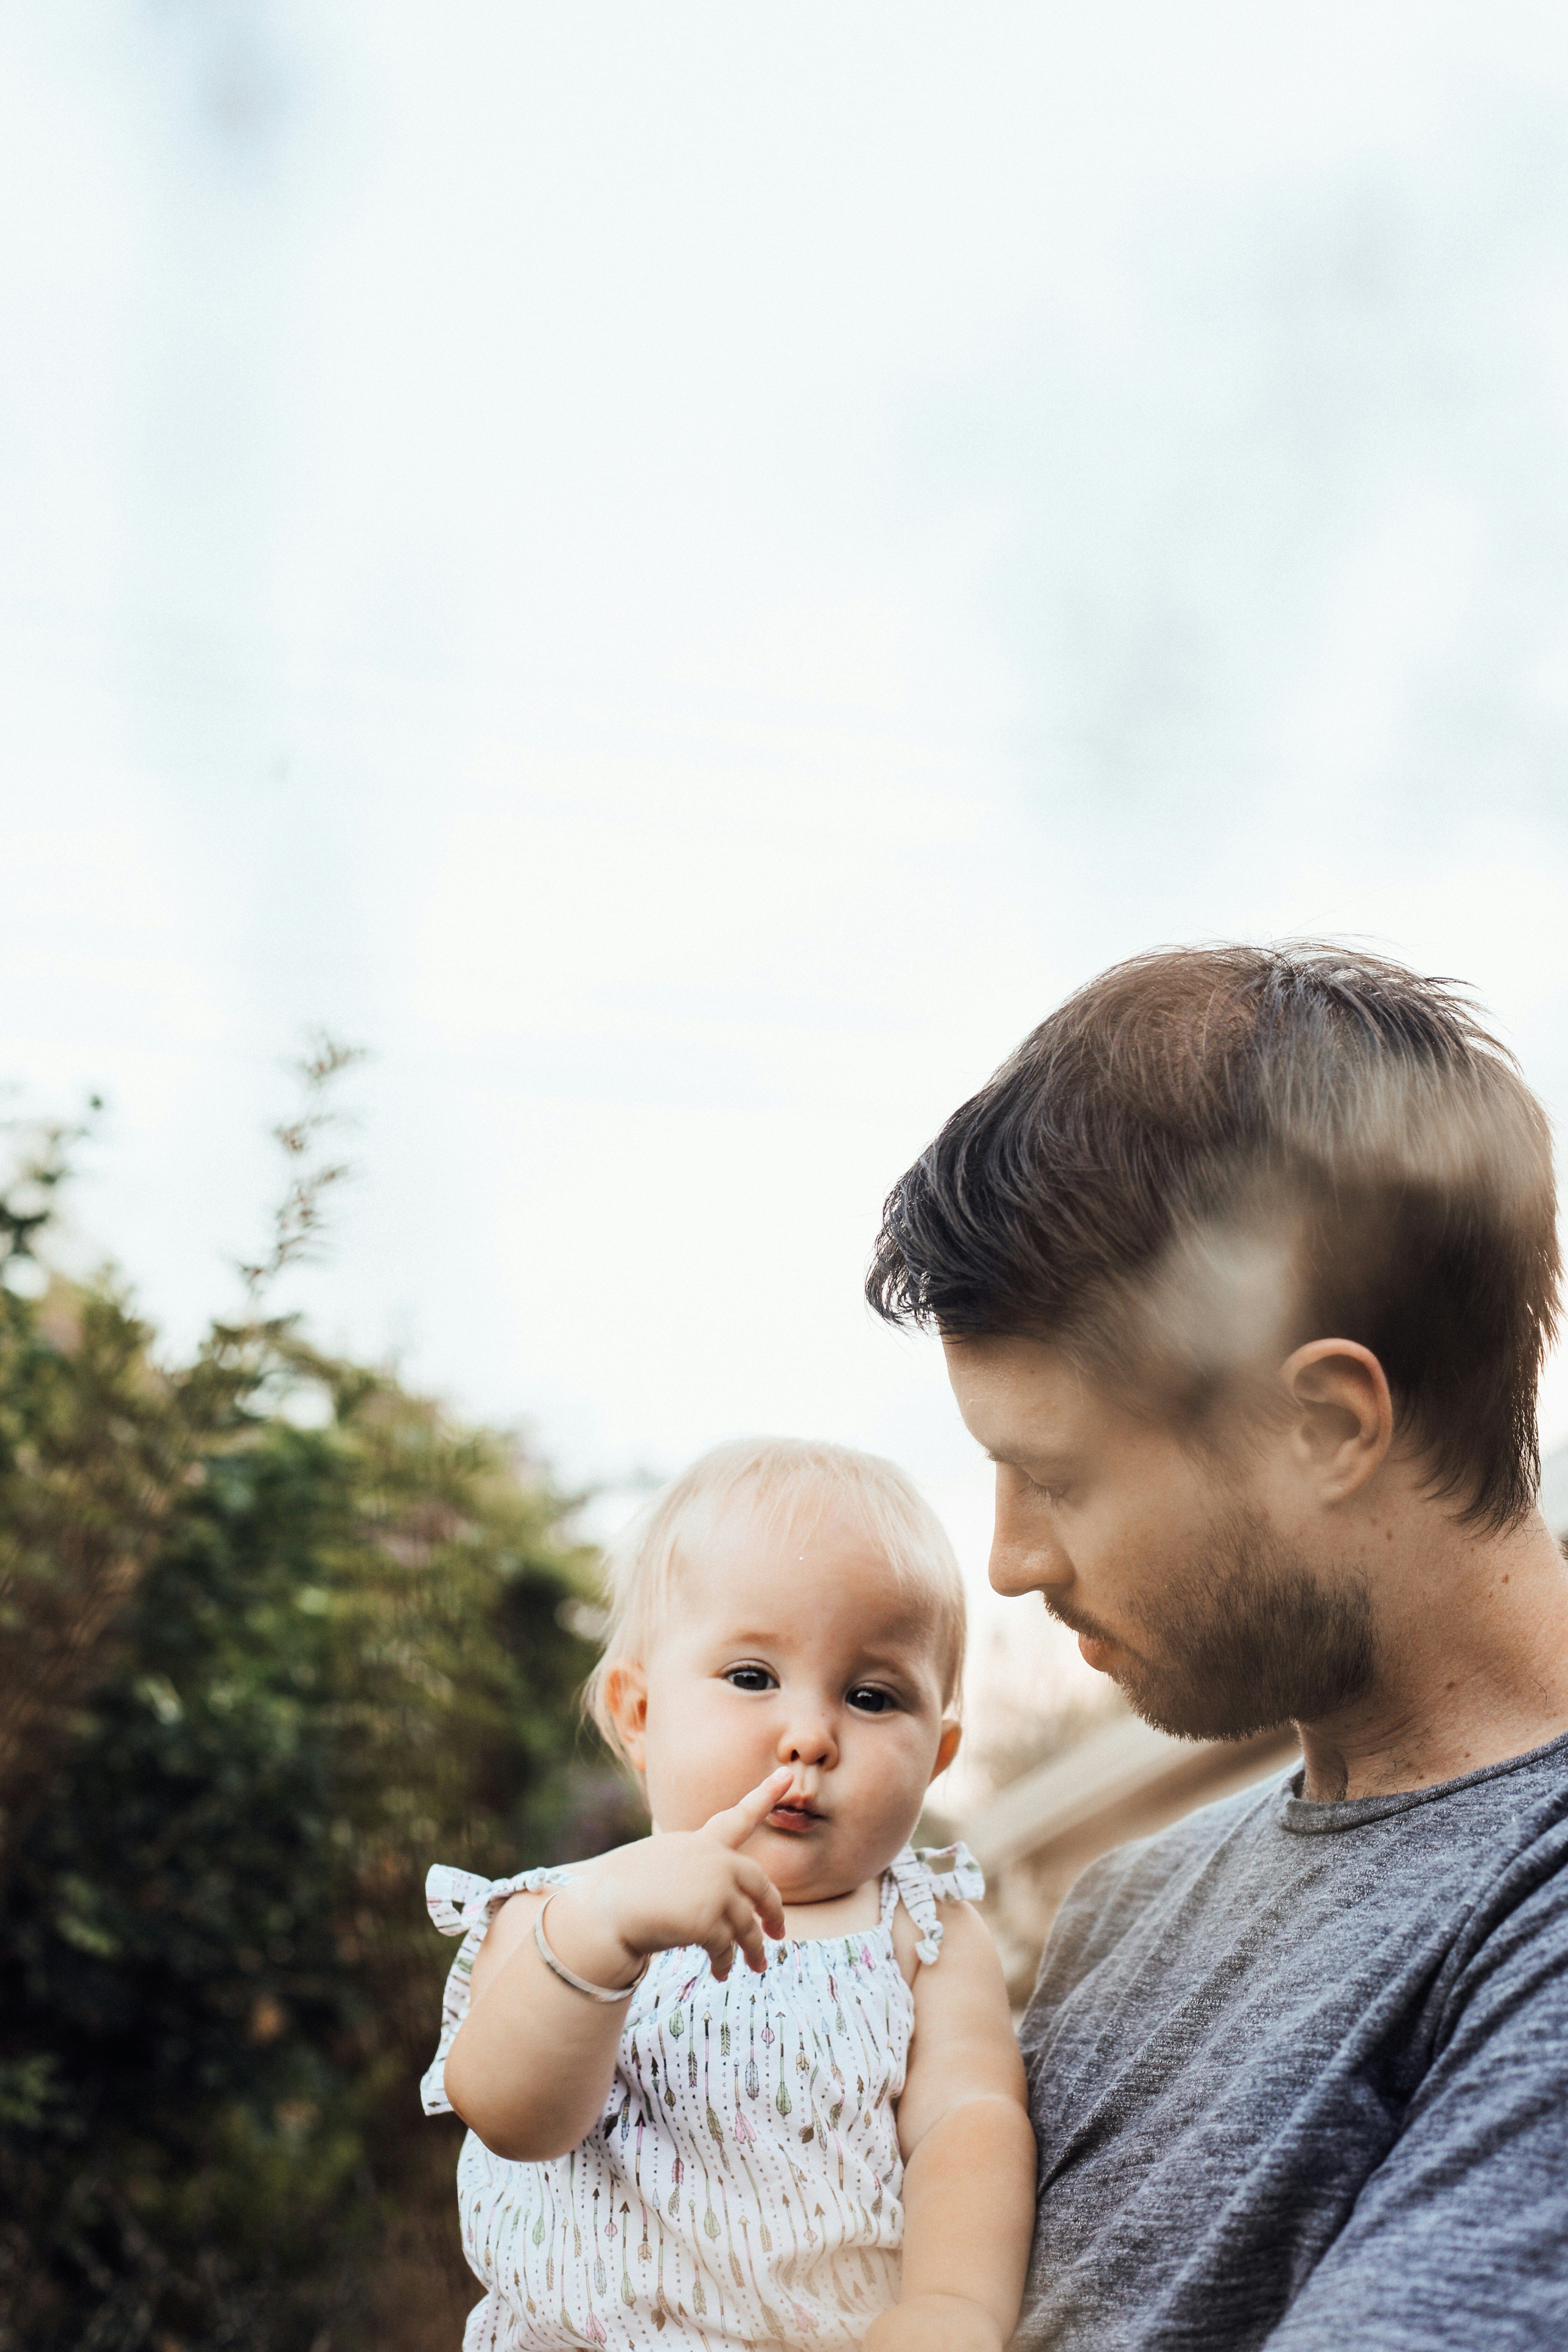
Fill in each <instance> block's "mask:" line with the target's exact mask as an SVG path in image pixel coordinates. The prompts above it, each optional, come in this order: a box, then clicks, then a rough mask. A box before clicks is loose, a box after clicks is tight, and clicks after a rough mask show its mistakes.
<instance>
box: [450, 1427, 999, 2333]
mask: <svg viewBox="0 0 1568 2352" xmlns="http://www.w3.org/2000/svg"><path fill="white" fill-rule="evenodd" d="M610 1590H611V1602H612V1607H611V1617H610V1624H609V1629H608V1633H607V1636H606V1641H605V1655H604V1657H603V1659H602V1660H601V1662H600V1664H599V1666H598V1668H597V1670H596V1672H595V1675H594V1678H593V1681H592V1683H591V1685H590V1686H589V1703H590V1705H591V1706H592V1709H593V1712H594V1716H595V1720H596V1721H597V1722H598V1723H599V1724H600V1726H601V1727H602V1728H603V1729H604V1731H605V1735H606V1737H607V1738H609V1739H610V1740H611V1741H612V1743H613V1744H614V1745H615V1746H616V1748H618V1749H619V1751H620V1753H621V1754H622V1756H623V1757H624V1758H625V1759H626V1761H627V1762H628V1764H630V1766H631V1767H632V1769H634V1771H636V1772H637V1775H638V1777H639V1779H640V1780H641V1781H642V1783H643V1786H644V1788H645V1790H646V1792H647V1802H648V1808H649V1811H650V1812H651V1814H652V1816H653V1835H652V1836H651V1837H648V1838H645V1839H641V1840H639V1841H638V1842H637V1843H635V1844H632V1845H627V1846H622V1847H620V1848H618V1849H617V1850H616V1851H615V1852H613V1853H605V1854H601V1855H600V1856H599V1857H598V1858H597V1859H596V1860H595V1861H593V1862H585V1863H582V1864H574V1865H573V1867H572V1868H571V1869H569V1870H536V1871H529V1872H526V1873H524V1874H522V1875H521V1877H517V1878H506V1879H499V1880H497V1881H495V1882H494V1883H493V1884H491V1883H490V1882H488V1881H486V1880H483V1879H479V1878H476V1877H474V1876H472V1875H471V1874H468V1873H467V1872H463V1871H458V1870H449V1869H437V1870H434V1871H432V1872H431V1874H430V1883H429V1888H428V1895H429V1900H430V1908H431V1912H432V1915H433V1916H434V1917H435V1919H436V1921H437V1925H438V1926H439V1927H443V1928H444V1929H445V1930H446V1931H447V1933H448V1934H451V1935H458V1934H463V1935H464V1941H463V1945H462V1948H461V1949H460V1950H459V1952H458V1958H457V1961H456V1963H455V1965H454V1967H453V1969H452V1972H451V1975H450V1977H449V1978H448V1979H447V2005H446V2020H445V2027H444V2031H443V2032H442V2036H441V2042H440V2047H439V2049H438V2051H437V2057H436V2061H435V2063H434V2065H433V2066H432V2067H431V2069H430V2072H429V2074H427V2075H426V2080H425V2085H424V2092H425V2105H426V2109H427V2110H428V2111H429V2112H431V2113H433V2114H435V2113H442V2112H445V2111H446V2110H447V2108H448V2107H453V2108H456V2110H457V2111H458V2114H459V2115H460V2116H462V2117H463V2118H464V2120H465V2121H466V2122H467V2123H468V2125H469V2126H471V2128H470V2130H469V2134H468V2138H467V2139H466V2140H465V2142H464V2144H463V2152H462V2156H461V2158H460V2160H459V2163H458V2200H459V2204H460V2208H461V2212H462V2221H463V2235H464V2245H465V2250H466V2252H467V2254H468V2261H469V2263H471V2265H472V2267H473V2269H474V2271H475V2272H476V2273H477V2274H478V2276H479V2279H480V2280H481V2281H482V2282H483V2284H484V2285H485V2287H486V2288H487V2290H488V2292H487V2294H486V2296H485V2300H484V2301H483V2303H481V2304H480V2305H479V2306H478V2307H477V2309H476V2310H475V2311H474V2313H473V2315H472V2316H471V2317H470V2319H469V2322H468V2331H467V2335H466V2336H465V2339H464V2341H465V2347H466V2352H524V2347H526V2348H527V2352H562V2348H563V2347H568V2346H572V2347H580V2346H584V2345H609V2346H612V2347H622V2346H625V2347H631V2346H638V2347H641V2346H650V2347H651V2346H654V2345H659V2346H664V2347H679V2346H683V2345H703V2346H708V2347H712V2352H721V2347H738V2346H742V2345H750V2346H762V2345H766V2344H770V2343H771V2344H777V2343H785V2344H804V2343H806V2342H809V2343H810V2344H811V2345H812V2346H813V2347H817V2348H818V2352H837V2347H847V2346H849V2345H852V2344H860V2343H864V2344H865V2345H867V2346H868V2347H872V2352H998V2347H1000V2346H1001V2345H1003V2344H1004V2343H1005V2341H1006V2339H1007V2337H1008V2336H1009V2335H1010V2334H1011V2332H1012V2329H1013V2326H1014V2324H1015V2322H1016V2318H1017V2313H1018V2303H1019V2296H1020V2294H1021V2291H1022V2285H1023V2278H1024V2269H1025V2264H1026V2259H1027V2255H1028V2249H1029V2239H1030V2233H1031V2231H1032V2229H1033V2226H1034V2218H1035V2146H1034V2139H1033V2137H1032V2134H1031V2132H1030V2128H1029V2123H1028V2118H1027V2115H1026V2108H1025V2101H1024V2082H1023V2071H1022V2067H1021V2064H1020V2061H1019V2057H1018V2051H1017V2045H1016V2042H1015V2041H1014V2038H1013V2032H1012V2029H1011V2025H1010V2022H1009V2019H1008V2012H1007V2000H1006V1996H1005V1990H1004V1987H1003V1980H1002V1971H1001V1968H1000V1966H999V1964H998V1961H997V1958H996V1955H995V1953H994V1949H993V1948H992V1945H991V1941H990V1938H989V1937H988V1935H987V1934H986V1931H985V1928H984V1926H983V1924H982V1922H981V1921H980V1919H979V1918H978V1917H977V1916H976V1915H975V1913H974V1912H973V1910H971V1909H970V1907H969V1905H968V1903H967V1902H966V1901H964V1900H963V1897H965V1896H973V1895H979V1894H981V1893H982V1892H983V1891H984V1889H983V1886H982V1883H981V1879H980V1874H979V1872H978V1870H977V1869H976V1868H975V1866H974V1864H973V1862H972V1861H971V1859H970V1858H969V1856H968V1854H967V1853H965V1852H964V1850H963V1847H962V1846H960V1847H955V1848H952V1849H949V1850H948V1851H947V1852H945V1853H921V1854H916V1853H914V1852H913V1851H912V1850H911V1849H910V1845H909V1843H908V1841H909V1837H910V1832H911V1831H912V1830H913V1828H914V1825H915V1822H916V1820H917V1818H918V1816H919V1813H920V1811H921V1801H922V1800H923V1798H924V1795H925V1791H926V1788H927V1785H928V1784H929V1782H930V1781H931V1780H932V1778H933V1777H934V1776H935V1775H936V1774H937V1773H938V1772H940V1771H942V1769H943V1768H944V1767H945V1766H946V1765H947V1764H949V1763H950V1762H951V1761H952V1756H953V1753H954V1750H955V1749H956V1748H957V1746H958V1741H959V1726H958V1721H957V1716H956V1706H957V1694H958V1686H959V1676H960V1672H961V1669H962V1666H963V1587H962V1584H961V1583H960V1580H959V1574H958V1569H957V1566H956V1563H955V1561H954V1559H953V1557H952V1550H951V1548H950V1547H949V1544H948V1541H947V1538H946V1537H945V1535H944V1534H943V1532H942V1528H941V1526H940V1525H939V1524H938V1522H937V1520H936V1519H935V1518H934V1517H933V1516H932V1515H931V1512H930V1511H929V1510H928V1509H927V1507H926V1506H925V1505H924V1504H923V1503H922V1502H921V1499H920V1496H918V1495H917V1493H916V1492H915V1490H914V1488H913V1486H911V1485H910V1482H909V1480H908V1479H907V1478H906V1477H905V1476H904V1475H903V1474H902V1472H901V1471H900V1470H898V1469H896V1468H895V1467H894V1465H892V1464H891V1463H889V1462H883V1461H879V1460H878V1459H877V1458H876V1457H875V1456H874V1455H871V1454H857V1453H852V1452H850V1451H849V1450H848V1449H847V1448H845V1447H841V1446H834V1445H826V1444H803V1443H794V1442H787V1441H783V1440H778V1441H763V1440H757V1441H754V1442H748V1443H742V1444H734V1445H727V1446H721V1447H720V1448H719V1449H718V1450H717V1451H716V1452H714V1453H712V1454H708V1455H706V1456H705V1457H704V1458H703V1459H702V1460H701V1461H700V1462H699V1463H697V1464H696V1465H694V1467H693V1468H691V1469H690V1470H689V1471H687V1472H686V1474H685V1475H683V1476H682V1477H679V1478H678V1479H676V1480H675V1481H674V1482H673V1483H672V1484H671V1485H670V1486H667V1487H666V1488H665V1489H664V1490H663V1492H662V1493H661V1494H659V1495H658V1496H656V1497H655V1498H654V1500H653V1502H652V1503H651V1504H650V1505H649V1506H648V1507H647V1509H646V1510H645V1511H644V1512H643V1513H642V1514H641V1516H640V1517H639V1518H638V1520H637V1522H636V1523H635V1525H634V1527H633V1528H632V1529H631V1530H630V1532H629V1534H628V1535H627V1536H626V1538H624V1539H623V1541H622V1542H621V1543H620V1544H619V1545H618V1546H617V1547H616V1550H615V1552H614V1554H613V1556H612V1559H611V1561H610ZM465 1931H466V1932H465ZM737 1957H739V1959H740V1960H741V1961H742V1963H743V1966H741V1967H737V1965H736V1961H737Z"/></svg>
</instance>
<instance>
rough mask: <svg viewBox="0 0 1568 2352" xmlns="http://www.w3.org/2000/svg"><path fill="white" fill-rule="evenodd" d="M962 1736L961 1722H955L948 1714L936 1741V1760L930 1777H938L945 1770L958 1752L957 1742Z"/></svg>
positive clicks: (934, 1778)
mask: <svg viewBox="0 0 1568 2352" xmlns="http://www.w3.org/2000/svg"><path fill="white" fill-rule="evenodd" d="M962 1738H963V1724H962V1723H958V1722H955V1721H954V1719H953V1717H952V1716H949V1717H948V1719H947V1721H946V1722H945V1723H944V1724H943V1725H942V1738H941V1739H940V1740H939V1741H938V1742H937V1749H936V1762H935V1763H934V1764H933V1765H932V1766H931V1779H932V1780H938V1779H940V1777H941V1775H942V1773H943V1772H945V1771H946V1769H947V1768H948V1766H949V1765H950V1764H951V1763H952V1759H953V1758H954V1757H955V1756H956V1755H957V1753H958V1747H959V1742H960V1740H961V1739H962Z"/></svg>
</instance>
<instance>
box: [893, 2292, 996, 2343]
mask: <svg viewBox="0 0 1568 2352" xmlns="http://www.w3.org/2000/svg"><path fill="white" fill-rule="evenodd" d="M861 2342H862V2346H863V2347H864V2352H1002V2330H1001V2328H1000V2327H999V2326H997V2324H996V2321H995V2319H994V2316H993V2315H992V2314H991V2313H990V2312H989V2311H987V2310H986V2309H985V2307H984V2305H983V2304H978V2303H970V2302H969V2301H968V2300H967V2299H966V2298H965V2297H963V2296H962V2295H956V2294H916V2295H911V2296H910V2300H909V2301H908V2303H896V2304H895V2305H893V2307H892V2309H891V2311H884V2312H883V2313H882V2315H881V2316H880V2318H879V2319H874V2320H873V2321H872V2323H871V2325H870V2326H869V2327H868V2329H867V2330H866V2333H865V2336H863V2337H862V2338H861Z"/></svg>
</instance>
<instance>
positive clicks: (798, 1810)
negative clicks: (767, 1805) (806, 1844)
mask: <svg viewBox="0 0 1568 2352" xmlns="http://www.w3.org/2000/svg"><path fill="white" fill-rule="evenodd" d="M821 1819H822V1815H821V1814H820V1813H819V1812H818V1811H817V1810H816V1806H815V1805H812V1804H808V1803H807V1801H806V1800H805V1798H804V1797H782V1798H781V1799H780V1800H779V1801H778V1803H777V1804H776V1805H775V1806H774V1807H773V1811H771V1812H770V1813H769V1815H768V1827H769V1829H771V1830H783V1831H784V1832H785V1834H786V1835H793V1836H795V1837H800V1836H802V1835H803V1834H804V1833H805V1831H807V1830H810V1829H815V1828H816V1824H817V1822H819V1821H821Z"/></svg>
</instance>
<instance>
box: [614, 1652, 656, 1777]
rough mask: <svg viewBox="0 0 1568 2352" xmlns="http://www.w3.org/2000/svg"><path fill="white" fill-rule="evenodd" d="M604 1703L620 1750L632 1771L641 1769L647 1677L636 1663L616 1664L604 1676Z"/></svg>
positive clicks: (645, 1736)
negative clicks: (613, 1726)
mask: <svg viewBox="0 0 1568 2352" xmlns="http://www.w3.org/2000/svg"><path fill="white" fill-rule="evenodd" d="M605 1710H606V1712H607V1713H608V1715H609V1718H610V1721H611V1722H612V1723H613V1724H614V1725H615V1727H616V1738H618V1739H619V1741H620V1744H621V1753H622V1754H623V1755H624V1756H625V1758H626V1762H627V1763H628V1764H629V1765H630V1766H631V1768H632V1770H633V1771H634V1772H640V1771H641V1770H642V1769H643V1751H644V1748H645V1746H646V1741H647V1675H645V1674H644V1672H643V1670H642V1668H641V1667H640V1666H634V1665H628V1664H616V1665H613V1666H612V1667H611V1668H610V1671H609V1673H608V1674H607V1675H605Z"/></svg>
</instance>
